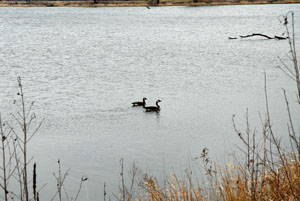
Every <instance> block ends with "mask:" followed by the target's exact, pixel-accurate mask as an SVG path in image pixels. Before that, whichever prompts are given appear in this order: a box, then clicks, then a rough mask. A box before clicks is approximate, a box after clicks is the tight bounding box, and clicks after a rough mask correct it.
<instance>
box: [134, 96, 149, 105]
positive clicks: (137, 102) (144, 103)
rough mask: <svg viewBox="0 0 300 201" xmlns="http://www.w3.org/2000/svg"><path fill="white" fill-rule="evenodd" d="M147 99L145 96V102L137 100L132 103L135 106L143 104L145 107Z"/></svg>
mask: <svg viewBox="0 0 300 201" xmlns="http://www.w3.org/2000/svg"><path fill="white" fill-rule="evenodd" d="M146 100H147V98H145V97H144V98H143V102H140V101H136V102H133V103H131V104H132V106H133V107H135V106H143V107H145V105H146V102H145V101H146Z"/></svg>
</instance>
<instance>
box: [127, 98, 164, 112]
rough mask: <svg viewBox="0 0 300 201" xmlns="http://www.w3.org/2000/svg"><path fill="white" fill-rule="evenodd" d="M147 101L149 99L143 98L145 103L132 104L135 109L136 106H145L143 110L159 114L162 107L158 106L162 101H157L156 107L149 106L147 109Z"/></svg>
mask: <svg viewBox="0 0 300 201" xmlns="http://www.w3.org/2000/svg"><path fill="white" fill-rule="evenodd" d="M146 100H147V98H143V101H142V102H140V101H136V102H133V103H131V104H132V106H133V107H135V106H143V108H145V109H146V112H158V111H159V110H160V106H159V105H158V103H159V102H161V100H157V101H156V106H147V107H146Z"/></svg>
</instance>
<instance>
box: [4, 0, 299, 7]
mask: <svg viewBox="0 0 300 201" xmlns="http://www.w3.org/2000/svg"><path fill="white" fill-rule="evenodd" d="M293 3H294V4H297V3H300V0H250V1H245V0H217V1H214V0H198V1H197V0H196V1H195V0H194V1H193V0H192V1H191V0H173V1H171V0H160V1H159V3H155V4H153V1H152V2H151V3H149V1H140V0H137V1H96V0H95V1H91V0H89V1H32V0H31V1H0V7H136V6H140V7H142V6H145V7H148V8H150V7H151V6H215V5H251V4H293Z"/></svg>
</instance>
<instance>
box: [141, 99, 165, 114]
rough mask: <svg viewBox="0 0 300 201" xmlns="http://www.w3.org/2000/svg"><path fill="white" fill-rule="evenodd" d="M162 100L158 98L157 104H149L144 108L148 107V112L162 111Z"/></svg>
mask: <svg viewBox="0 0 300 201" xmlns="http://www.w3.org/2000/svg"><path fill="white" fill-rule="evenodd" d="M159 102H161V100H157V101H156V106H148V107H145V106H144V108H145V109H146V112H158V111H160V106H159V105H158V103H159Z"/></svg>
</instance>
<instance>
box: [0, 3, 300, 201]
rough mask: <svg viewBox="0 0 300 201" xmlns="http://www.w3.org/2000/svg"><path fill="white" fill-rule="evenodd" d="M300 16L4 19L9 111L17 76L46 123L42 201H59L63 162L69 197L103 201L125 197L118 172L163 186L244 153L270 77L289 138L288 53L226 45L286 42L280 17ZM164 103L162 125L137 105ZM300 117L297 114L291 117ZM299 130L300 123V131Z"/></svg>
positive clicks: (91, 12)
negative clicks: (136, 172)
mask: <svg viewBox="0 0 300 201" xmlns="http://www.w3.org/2000/svg"><path fill="white" fill-rule="evenodd" d="M288 11H294V12H295V17H296V19H295V21H296V33H297V38H298V39H297V46H298V47H299V46H300V40H299V33H300V26H298V25H299V22H300V6H299V5H298V4H290V5H251V6H213V7H210V6H207V7H153V8H151V9H146V8H145V7H124V8H0V100H1V106H0V111H1V112H2V114H3V116H4V118H5V117H6V118H9V113H10V112H13V111H15V107H14V105H13V100H14V99H16V98H17V97H16V93H17V91H18V89H17V81H16V78H17V76H21V77H22V80H23V85H24V91H25V95H26V100H27V101H35V107H34V112H35V113H36V114H37V116H38V118H39V119H44V123H43V126H42V127H41V129H40V130H39V132H38V134H37V135H36V136H35V137H34V138H33V140H32V141H31V144H30V153H31V155H33V156H34V161H36V162H37V165H38V178H39V180H38V181H39V185H40V186H42V185H43V184H47V185H46V187H45V188H44V189H43V190H42V191H41V192H40V195H41V196H43V197H44V199H46V200H47V199H48V198H50V197H51V196H52V195H53V194H54V192H55V188H56V186H55V178H54V177H53V175H52V172H55V171H56V170H57V163H56V161H57V159H58V158H60V160H61V161H62V166H63V170H67V169H68V168H71V171H70V173H69V176H68V178H67V181H66V182H67V183H66V188H67V190H68V191H69V192H70V194H71V195H73V196H74V194H75V193H76V189H77V187H78V185H79V181H80V178H81V175H86V176H88V177H89V180H88V182H87V183H85V184H84V186H83V188H82V193H81V197H80V200H85V201H87V200H93V201H94V200H102V195H103V183H104V182H106V183H107V186H108V191H109V193H111V192H118V188H117V185H118V177H119V171H120V166H119V160H120V158H124V160H125V167H126V171H127V170H129V169H130V164H132V163H133V162H138V164H139V166H140V167H141V169H143V170H144V171H149V172H151V173H153V174H154V175H156V176H161V175H162V173H163V171H167V172H171V171H173V170H174V171H178V172H183V171H184V169H185V168H186V167H187V166H188V163H189V162H188V160H189V158H193V157H195V156H199V155H200V154H201V150H202V148H204V147H207V148H209V150H210V153H211V154H212V155H213V157H215V158H222V157H223V156H224V155H225V153H230V152H232V151H234V150H236V149H235V147H234V146H235V145H238V144H239V139H238V137H237V136H236V135H235V133H234V130H233V127H232V121H231V120H232V115H233V114H236V116H237V117H236V118H237V123H238V126H240V128H241V130H244V129H245V111H246V108H248V109H249V116H250V117H249V118H250V121H251V122H252V125H253V128H254V127H255V128H257V130H260V129H261V124H260V120H259V113H261V115H262V116H263V115H264V113H265V103H264V79H263V77H264V74H263V73H264V72H266V73H267V77H268V92H269V100H270V106H271V114H272V118H273V119H272V120H273V123H274V129H277V130H276V131H278V132H277V134H278V135H279V136H281V135H282V136H283V135H285V133H286V132H285V131H286V127H285V126H286V122H287V116H286V110H285V108H286V106H285V104H284V99H283V95H282V88H286V89H287V90H288V95H289V97H290V98H291V100H292V101H291V102H292V104H293V103H294V100H295V89H296V88H295V87H296V85H295V83H293V82H292V81H291V80H290V79H289V78H288V77H286V76H285V75H284V74H283V73H282V72H281V71H280V70H279V69H278V68H276V66H278V65H280V62H279V59H278V58H277V57H278V56H279V57H281V58H282V59H283V60H284V61H285V62H287V63H288V64H290V63H289V59H288V57H287V54H288V51H289V46H288V43H287V41H274V40H265V39H263V38H249V39H244V40H240V39H238V40H228V37H229V36H230V37H235V36H239V35H247V34H252V33H264V34H267V35H271V36H273V35H275V34H276V35H281V34H282V33H283V31H284V29H283V27H282V25H281V24H280V23H279V21H278V19H277V17H278V16H279V15H280V14H285V13H287V12H288ZM142 97H147V98H148V102H147V104H149V105H153V104H154V103H155V101H156V100H157V99H160V100H162V102H161V104H160V105H161V107H162V110H161V112H160V113H159V114H155V113H151V114H148V113H145V112H144V111H143V109H142V108H132V107H131V105H130V103H131V102H133V101H137V100H141V99H142ZM293 112H295V113H296V112H298V111H293ZM298 122H300V121H298Z"/></svg>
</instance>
